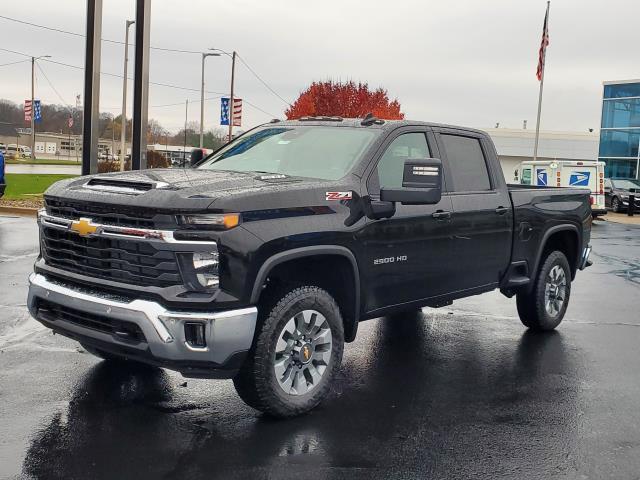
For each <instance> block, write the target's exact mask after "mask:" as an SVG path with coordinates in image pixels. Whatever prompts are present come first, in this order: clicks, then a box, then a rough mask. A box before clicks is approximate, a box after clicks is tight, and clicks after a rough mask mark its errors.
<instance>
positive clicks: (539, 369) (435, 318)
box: [0, 216, 640, 479]
mask: <svg viewBox="0 0 640 480" xmlns="http://www.w3.org/2000/svg"><path fill="white" fill-rule="evenodd" d="M37 243H38V237H37V229H36V225H35V221H34V220H33V219H30V218H18V217H9V216H4V217H0V284H1V285H2V288H1V289H0V425H2V432H3V433H2V435H0V477H2V478H23V477H24V478H217V477H224V478H243V479H246V478H262V477H270V478H301V476H302V477H304V478H390V477H391V478H497V477H501V478H519V479H521V478H576V479H578V478H603V477H610V478H638V472H639V471H640V409H638V399H639V398H640V375H639V374H638V372H639V371H640V348H638V345H639V343H640V315H639V314H638V310H639V307H640V305H639V303H638V301H639V300H640V226H637V225H624V224H619V223H613V222H598V223H597V224H595V225H594V227H593V232H592V245H593V246H594V253H593V257H592V259H593V260H594V265H593V266H592V267H591V268H589V269H587V270H586V271H585V272H582V273H581V274H579V275H578V278H577V280H576V282H575V283H574V284H573V289H572V292H571V303H570V306H569V310H568V312H567V316H566V318H565V320H564V322H563V324H562V325H561V326H560V328H559V329H558V331H557V332H553V333H549V334H532V333H529V332H527V331H526V330H525V329H524V327H523V326H522V325H521V323H520V321H519V320H518V317H517V312H516V308H515V302H514V301H513V300H508V299H506V298H504V297H502V296H501V295H500V294H499V293H497V292H494V293H491V294H485V295H482V296H477V297H472V298H469V299H465V300H462V301H459V302H456V303H454V304H453V305H452V306H450V307H445V308H441V309H437V310H436V309H424V310H423V311H422V312H421V313H416V314H407V315H404V316H398V317H395V318H380V319H376V320H371V321H368V322H364V323H362V324H361V325H360V330H359V333H358V338H357V339H356V341H355V342H354V343H352V344H348V345H347V346H346V348H345V358H344V362H343V366H342V371H341V374H340V376H339V379H338V382H336V384H335V385H334V388H333V392H332V394H331V396H330V398H329V399H328V400H327V401H326V402H325V403H324V404H323V405H322V406H321V407H320V408H318V409H316V410H315V411H313V412H312V413H310V414H308V415H306V416H303V417H300V418H295V419H292V420H287V421H276V420H272V419H269V418H267V417H264V416H262V415H260V414H258V413H257V412H256V411H254V410H252V409H251V408H249V407H247V406H246V405H244V404H243V403H242V401H241V400H240V399H239V398H237V397H236V394H235V391H234V389H233V385H232V383H231V382H230V381H208V380H191V379H189V380H186V379H183V378H182V377H181V376H180V375H178V374H176V373H173V372H169V371H163V370H153V369H144V368H140V369H129V370H124V369H122V368H114V367H113V366H110V365H108V364H107V362H101V361H99V360H98V359H97V358H95V357H93V356H91V355H89V354H87V353H85V352H83V350H82V349H81V348H80V347H79V345H78V344H76V343H75V342H73V341H70V340H68V339H66V338H63V337H60V336H54V335H52V333H51V332H50V331H49V330H47V329H45V328H44V327H42V326H40V324H38V323H37V322H35V321H34V320H33V319H31V318H30V317H29V315H28V312H27V310H26V306H25V303H26V294H27V286H26V280H27V276H28V274H29V272H30V271H31V265H32V263H33V261H34V259H35V257H36V255H37Z"/></svg>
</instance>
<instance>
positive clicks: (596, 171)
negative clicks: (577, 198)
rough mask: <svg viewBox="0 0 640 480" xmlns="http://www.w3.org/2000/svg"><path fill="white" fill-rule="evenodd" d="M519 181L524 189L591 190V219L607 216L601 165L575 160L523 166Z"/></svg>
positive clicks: (602, 166)
mask: <svg viewBox="0 0 640 480" xmlns="http://www.w3.org/2000/svg"><path fill="white" fill-rule="evenodd" d="M518 178H519V179H520V183H521V184H523V185H540V186H549V187H583V188H588V189H589V190H591V211H592V213H593V216H594V217H597V216H599V215H606V214H607V209H606V207H605V204H604V162H596V161H575V160H571V161H569V160H564V161H563V160H555V161H549V160H547V161H535V162H533V161H531V162H522V163H521V164H520V167H519V169H518Z"/></svg>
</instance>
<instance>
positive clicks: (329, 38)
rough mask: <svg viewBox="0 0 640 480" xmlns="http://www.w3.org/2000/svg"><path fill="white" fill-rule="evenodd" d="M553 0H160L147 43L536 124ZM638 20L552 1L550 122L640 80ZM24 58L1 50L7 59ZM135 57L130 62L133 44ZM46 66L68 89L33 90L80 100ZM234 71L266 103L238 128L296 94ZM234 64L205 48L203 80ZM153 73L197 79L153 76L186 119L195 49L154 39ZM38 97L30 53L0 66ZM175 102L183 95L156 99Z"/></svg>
mask: <svg viewBox="0 0 640 480" xmlns="http://www.w3.org/2000/svg"><path fill="white" fill-rule="evenodd" d="M134 5H135V1H134V0H104V18H103V38H104V39H114V40H120V41H122V40H124V23H125V20H126V19H127V18H129V19H133V17H134ZM545 6H546V2H545V1H543V0H485V1H478V0H459V1H447V2H442V1H431V0H422V1H420V0H415V1H413V0H411V1H409V0H394V1H379V0H376V1H373V0H369V1H366V2H365V1H350V0H323V1H322V2H304V1H299V0H269V1H264V0H263V1H259V0H232V1H228V0H227V1H221V0H181V1H179V2H177V1H175V0H152V14H151V44H152V45H153V46H157V47H168V48H175V49H186V50H198V51H202V50H205V49H207V48H209V47H216V48H220V49H223V50H227V51H231V50H234V49H235V50H237V51H238V52H239V54H240V55H241V56H242V57H243V58H244V60H245V61H246V62H247V63H248V64H249V65H250V66H251V67H252V68H253V69H254V70H255V71H256V72H257V74H258V75H260V76H261V77H262V78H263V79H264V81H265V82H267V83H268V84H269V85H270V86H271V87H272V88H273V90H275V91H276V92H277V93H278V94H279V95H281V96H282V97H283V98H284V99H286V100H287V101H289V102H293V101H294V100H295V98H296V97H297V96H298V94H299V93H300V91H301V90H303V89H304V88H305V87H306V86H307V85H308V84H309V83H310V82H311V81H313V80H318V79H329V78H331V79H334V80H348V79H353V80H355V81H363V82H368V83H369V85H370V86H371V87H373V88H376V87H379V86H381V87H384V88H386V89H387V90H388V92H389V95H390V97H392V98H394V97H395V98H398V100H399V101H400V103H401V105H402V111H403V112H405V114H406V118H410V119H416V120H427V121H435V122H444V123H452V124H460V125H465V126H471V127H479V128H486V127H493V126H494V125H495V124H496V123H497V122H500V126H501V127H512V128H520V127H521V126H522V121H523V120H524V119H527V120H528V123H529V128H534V125H535V116H536V106H537V97H538V82H537V80H536V77H535V70H536V64H537V51H538V47H539V45H540V36H541V30H542V21H543V17H544V10H545ZM85 10H86V1H85V0H63V1H50V0H22V1H4V2H3V7H2V9H1V11H0V15H4V16H7V17H12V18H17V19H20V20H24V21H28V22H32V23H37V24H42V25H46V26H50V27H55V28H59V29H63V30H69V31H72V32H78V33H83V32H84V28H85V14H86V12H85ZM639 18H640V2H639V1H638V0H608V1H594V0H554V1H553V2H552V4H551V14H550V38H551V43H550V46H549V49H548V56H547V70H546V78H545V95H544V102H543V116H542V129H544V130H569V131H584V130H586V129H588V128H597V127H598V126H599V121H600V102H601V97H602V82H603V81H604V80H619V79H631V78H640V62H639V61H638V47H639V45H640V34H639V33H638V31H639V30H638V29H637V28H635V27H634V24H635V23H636V22H637V19H639ZM0 36H1V37H0V38H1V39H2V40H1V41H0V48H6V49H11V50H16V51H19V52H24V53H27V54H29V55H51V56H52V58H51V60H54V61H58V62H62V63H66V64H70V65H76V66H82V65H83V61H84V43H83V41H84V40H83V38H80V37H77V36H71V35H66V34H62V33H57V32H51V31H45V30H42V29H37V28H33V27H29V26H26V25H20V24H17V23H14V22H11V21H8V20H6V19H2V18H0ZM123 50H124V48H123V46H122V45H118V44H112V43H107V42H103V45H102V70H103V72H107V73H114V74H122V62H123V54H124V52H123ZM22 58H24V57H20V56H19V55H15V54H11V53H8V52H5V51H2V50H0V65H3V64H5V63H9V62H13V61H18V60H21V59H22ZM130 59H131V60H130V72H132V59H133V49H131V50H130ZM40 65H41V68H42V69H43V71H44V74H46V76H47V77H48V78H49V80H50V82H51V83H52V84H53V86H54V87H55V90H57V91H58V93H59V95H58V94H57V93H56V92H55V91H54V89H53V88H52V87H51V86H50V85H49V83H48V82H47V80H46V79H45V76H44V75H43V74H42V73H41V72H40V71H39V70H38V71H37V74H38V78H37V93H36V97H39V98H41V99H42V101H43V102H44V103H62V101H64V102H66V103H68V104H72V103H75V96H76V95H77V94H78V93H81V92H82V88H83V84H82V72H81V71H80V70H77V69H73V68H69V67H65V66H61V65H56V64H53V63H49V62H44V61H42V62H40ZM236 72H237V75H236V78H237V83H236V89H237V95H239V96H240V97H242V98H244V99H245V100H247V101H249V102H251V103H252V104H254V105H255V106H257V107H258V108H259V109H261V110H262V111H261V110H259V109H258V108H255V107H253V106H251V105H248V104H246V103H245V108H244V116H243V128H248V127H251V126H253V125H255V124H257V123H261V122H264V121H267V120H270V119H271V118H273V117H280V118H282V117H283V111H284V109H285V108H286V106H287V105H286V104H285V103H284V102H283V101H282V100H281V99H279V98H278V97H277V96H276V95H274V94H273V93H271V92H270V91H269V90H267V88H265V86H264V85H262V84H261V83H260V82H259V81H258V80H257V79H256V78H255V77H254V76H253V75H252V74H251V72H250V71H249V70H248V69H247V68H246V67H245V66H244V65H242V64H238V65H237V67H236ZM229 74H230V60H229V58H228V57H213V58H209V59H208V60H207V69H206V82H207V87H206V89H207V90H209V91H211V92H228V89H229ZM150 79H151V81H152V82H159V83H170V84H174V85H177V86H181V87H186V88H190V89H194V90H195V91H189V90H180V89H175V88H168V87H163V86H153V85H152V86H151V88H150V95H149V105H150V111H149V117H150V118H155V119H157V120H158V121H160V122H161V123H162V125H163V126H165V127H166V128H168V129H170V130H172V131H177V130H178V129H179V128H180V127H181V126H182V125H183V122H184V101H185V100H186V99H190V100H194V101H198V100H199V97H200V95H199V93H198V92H199V88H200V56H199V55H197V54H179V53H169V52H162V51H158V50H152V52H151V62H150ZM129 91H130V92H131V89H130V90H129ZM218 95H219V94H216V93H207V97H215V96H218ZM29 97H30V64H29V63H28V62H24V63H18V64H14V65H7V66H2V67H0V98H7V99H10V100H13V101H15V102H17V103H22V102H23V101H24V99H25V98H29ZM60 97H62V99H63V100H61V99H60ZM121 102H122V80H121V79H119V78H117V77H112V76H107V75H103V76H102V84H101V100H100V106H101V110H103V111H109V112H112V113H114V114H117V113H119V111H120V105H121ZM181 102H182V103H181ZM172 103H180V104H179V105H175V106H161V105H166V104H172ZM219 110H220V107H219V100H218V99H212V100H209V101H207V102H206V117H205V126H206V127H207V128H210V127H214V126H217V125H218V123H219ZM130 112H131V110H130V108H129V115H130ZM265 112H266V113H265ZM199 116H200V113H199V103H193V104H192V105H190V111H189V119H190V120H199Z"/></svg>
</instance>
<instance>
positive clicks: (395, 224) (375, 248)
mask: <svg viewBox="0 0 640 480" xmlns="http://www.w3.org/2000/svg"><path fill="white" fill-rule="evenodd" d="M427 137H429V138H430V139H431V142H428V141H427ZM434 148H435V140H434V137H433V135H432V134H431V133H430V132H428V130H427V128H426V127H424V128H421V129H417V128H409V127H407V128H404V129H399V130H398V131H397V132H396V134H395V135H394V136H391V137H390V138H389V139H387V142H386V144H385V145H384V146H383V148H382V149H381V152H380V153H379V156H378V158H377V159H376V160H375V168H374V169H373V170H372V171H371V173H370V174H369V175H368V177H367V180H366V188H367V191H368V193H369V195H370V196H372V197H373V198H379V195H380V187H387V188H402V176H403V167H404V162H405V160H408V159H412V160H413V159H426V158H431V157H433V153H432V152H433V151H434ZM451 207H452V206H451V199H450V198H449V196H448V195H443V196H442V200H441V201H440V203H438V204H437V205H402V204H400V203H397V204H396V213H395V215H394V216H393V217H392V218H389V219H382V220H368V223H367V225H366V226H365V227H364V229H363V230H362V231H361V232H360V233H361V238H360V239H359V240H360V241H361V242H362V245H363V247H364V256H365V258H366V265H365V266H364V267H363V274H364V275H365V276H366V285H367V289H366V291H365V292H364V296H363V300H364V308H365V310H366V311H368V312H371V311H374V310H377V309H380V308H382V307H386V306H391V305H398V304H403V303H408V302H413V301H419V300H421V299H425V298H428V297H433V296H437V295H441V294H444V293H447V292H448V291H449V290H450V289H451V288H452V282H451V280H452V279H451V276H450V275H449V273H448V270H449V267H450V265H451V261H452V253H451V252H452V250H451V220H450V217H449V216H450V214H451Z"/></svg>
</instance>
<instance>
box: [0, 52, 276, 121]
mask: <svg viewBox="0 0 640 480" xmlns="http://www.w3.org/2000/svg"><path fill="white" fill-rule="evenodd" d="M0 50H3V51H5V52H9V53H14V54H16V55H22V56H25V57H29V58H32V57H33V55H29V54H27V53H24V52H18V51H15V50H10V49H8V48H4V47H0ZM40 60H41V61H43V62H49V63H53V64H55V65H61V66H63V67H68V68H73V69H76V70H84V68H83V67H79V66H78V65H71V64H70V63H64V62H58V61H56V60H51V59H49V58H41V59H40ZM100 74H101V75H107V76H110V77H117V78H123V75H120V74H117V73H109V72H102V71H101V72H100ZM128 80H132V78H131V77H129V78H128ZM149 84H150V85H156V86H161V87H167V88H175V89H178V90H185V91H191V92H199V91H200V90H199V89H197V88H189V87H183V86H180V85H173V84H170V83H161V82H151V81H150V82H149ZM205 92H206V93H212V94H214V95H226V93H223V92H213V91H210V90H205ZM218 98H219V97H218ZM243 101H244V102H246V103H247V104H248V105H250V106H252V107H253V108H255V109H256V110H259V111H260V112H262V113H264V114H266V115H268V116H270V117H272V118H276V117H277V115H273V114H272V113H269V112H267V111H266V110H263V109H262V108H260V107H258V106H257V105H255V104H253V103H251V102H250V101H249V100H246V99H243ZM65 103H66V102H65Z"/></svg>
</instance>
